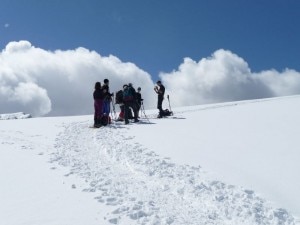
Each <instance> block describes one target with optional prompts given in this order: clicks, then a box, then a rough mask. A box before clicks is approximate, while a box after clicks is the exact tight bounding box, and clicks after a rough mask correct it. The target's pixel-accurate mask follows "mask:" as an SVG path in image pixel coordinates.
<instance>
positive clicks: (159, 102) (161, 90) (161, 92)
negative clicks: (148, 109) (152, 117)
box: [154, 80, 165, 118]
mask: <svg viewBox="0 0 300 225" xmlns="http://www.w3.org/2000/svg"><path fill="white" fill-rule="evenodd" d="M156 84H157V86H155V87H154V91H155V92H156V94H157V109H158V110H159V114H158V116H157V118H162V117H163V116H164V112H163V109H162V103H163V100H164V95H165V86H164V85H163V84H162V83H161V81H160V80H159V81H157V82H156Z"/></svg>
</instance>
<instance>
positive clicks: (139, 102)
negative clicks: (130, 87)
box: [136, 87, 143, 115]
mask: <svg viewBox="0 0 300 225" xmlns="http://www.w3.org/2000/svg"><path fill="white" fill-rule="evenodd" d="M141 90H142V89H141V88H140V87H138V89H137V92H136V103H137V112H138V115H139V112H140V109H141V106H142V104H143V99H142V94H141Z"/></svg>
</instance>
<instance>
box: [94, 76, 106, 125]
mask: <svg viewBox="0 0 300 225" xmlns="http://www.w3.org/2000/svg"><path fill="white" fill-rule="evenodd" d="M93 98H94V109H95V113H94V127H97V128H98V127H100V126H101V119H102V116H103V98H104V94H103V91H102V89H101V83H100V82H96V83H95V90H94V93H93Z"/></svg>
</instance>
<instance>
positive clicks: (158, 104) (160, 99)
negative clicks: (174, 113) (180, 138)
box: [157, 95, 164, 116]
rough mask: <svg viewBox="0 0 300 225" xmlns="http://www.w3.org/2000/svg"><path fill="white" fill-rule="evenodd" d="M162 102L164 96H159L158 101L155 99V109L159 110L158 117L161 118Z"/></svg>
mask: <svg viewBox="0 0 300 225" xmlns="http://www.w3.org/2000/svg"><path fill="white" fill-rule="evenodd" d="M163 100H164V96H161V95H159V96H158V99H157V109H158V110H159V115H161V116H162V111H163V109H162V103H163Z"/></svg>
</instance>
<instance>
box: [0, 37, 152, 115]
mask: <svg viewBox="0 0 300 225" xmlns="http://www.w3.org/2000/svg"><path fill="white" fill-rule="evenodd" d="M105 78H108V79H109V80H110V88H111V91H117V90H119V89H121V88H122V86H123V84H125V83H129V82H131V83H133V85H134V86H135V87H138V86H141V87H142V90H143V94H144V95H145V96H149V97H148V98H147V100H146V101H145V106H146V107H148V106H149V107H151V106H153V105H155V96H154V94H153V89H152V88H153V82H152V80H151V77H150V75H149V74H148V73H146V72H145V71H143V70H141V69H139V68H138V67H137V66H136V65H135V64H133V63H128V62H126V63H125V62H122V61H121V60H120V59H118V58H117V57H115V56H112V55H110V56H108V57H103V56H101V55H99V54H98V53H96V52H95V51H89V50H87V49H85V48H77V49H75V50H67V51H62V50H56V51H46V50H44V49H41V48H36V47H34V46H32V44H31V43H30V42H28V41H19V42H10V43H8V44H7V46H6V48H5V49H4V50H3V51H2V52H1V54H0V100H1V101H0V111H1V112H0V113H8V112H15V111H24V112H25V113H31V114H32V115H34V116H42V115H79V114H92V113H93V99H92V93H93V90H94V84H95V82H96V81H100V82H102V81H103V80H104V79H105Z"/></svg>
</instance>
